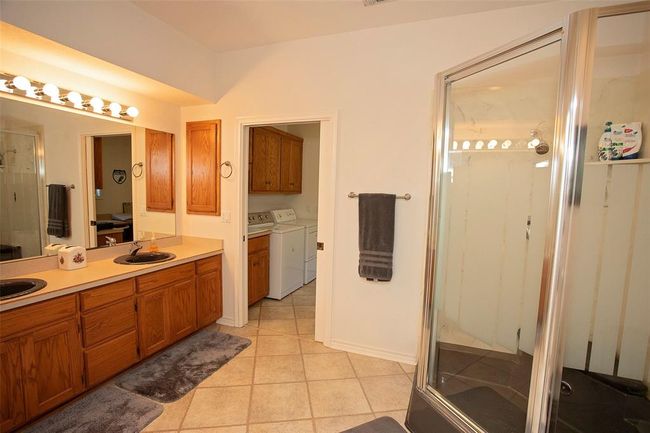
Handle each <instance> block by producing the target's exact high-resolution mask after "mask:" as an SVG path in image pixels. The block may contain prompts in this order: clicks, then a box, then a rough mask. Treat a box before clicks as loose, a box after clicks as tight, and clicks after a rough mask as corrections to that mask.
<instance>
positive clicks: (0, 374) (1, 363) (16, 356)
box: [0, 338, 25, 432]
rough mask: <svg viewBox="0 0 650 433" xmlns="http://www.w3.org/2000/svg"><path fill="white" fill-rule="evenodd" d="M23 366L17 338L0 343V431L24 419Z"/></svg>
mask: <svg viewBox="0 0 650 433" xmlns="http://www.w3.org/2000/svg"><path fill="white" fill-rule="evenodd" d="M22 371H23V366H22V360H21V356H20V340H19V339H18V338H16V339H14V340H9V341H6V342H3V343H0V431H3V432H5V431H9V430H11V429H12V428H13V427H15V426H17V425H20V424H21V423H23V421H25V398H24V390H23V377H22V376H23V375H22Z"/></svg>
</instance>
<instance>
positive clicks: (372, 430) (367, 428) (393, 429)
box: [341, 416, 406, 433]
mask: <svg viewBox="0 0 650 433" xmlns="http://www.w3.org/2000/svg"><path fill="white" fill-rule="evenodd" d="M341 433H406V430H404V428H403V427H402V426H401V425H400V424H399V423H398V422H397V421H395V420H394V419H393V418H391V417H388V416H382V417H381V418H377V419H373V420H372V421H369V422H367V423H365V424H361V425H359V426H356V427H354V428H351V429H350V430H345V431H343V432H341Z"/></svg>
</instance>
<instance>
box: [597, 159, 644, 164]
mask: <svg viewBox="0 0 650 433" xmlns="http://www.w3.org/2000/svg"><path fill="white" fill-rule="evenodd" d="M625 164H650V158H639V159H619V160H615V161H589V162H585V165H625Z"/></svg>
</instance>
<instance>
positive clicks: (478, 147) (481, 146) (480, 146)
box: [476, 140, 485, 149]
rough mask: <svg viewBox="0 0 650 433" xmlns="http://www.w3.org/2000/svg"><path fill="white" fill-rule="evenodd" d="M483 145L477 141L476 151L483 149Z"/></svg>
mask: <svg viewBox="0 0 650 433" xmlns="http://www.w3.org/2000/svg"><path fill="white" fill-rule="evenodd" d="M484 144H485V143H483V141H482V140H479V141H477V142H476V149H483V145H484Z"/></svg>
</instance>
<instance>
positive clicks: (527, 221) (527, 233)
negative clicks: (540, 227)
mask: <svg viewBox="0 0 650 433" xmlns="http://www.w3.org/2000/svg"><path fill="white" fill-rule="evenodd" d="M530 220H531V218H530V215H528V219H527V220H526V240H527V241H529V240H530Z"/></svg>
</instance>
